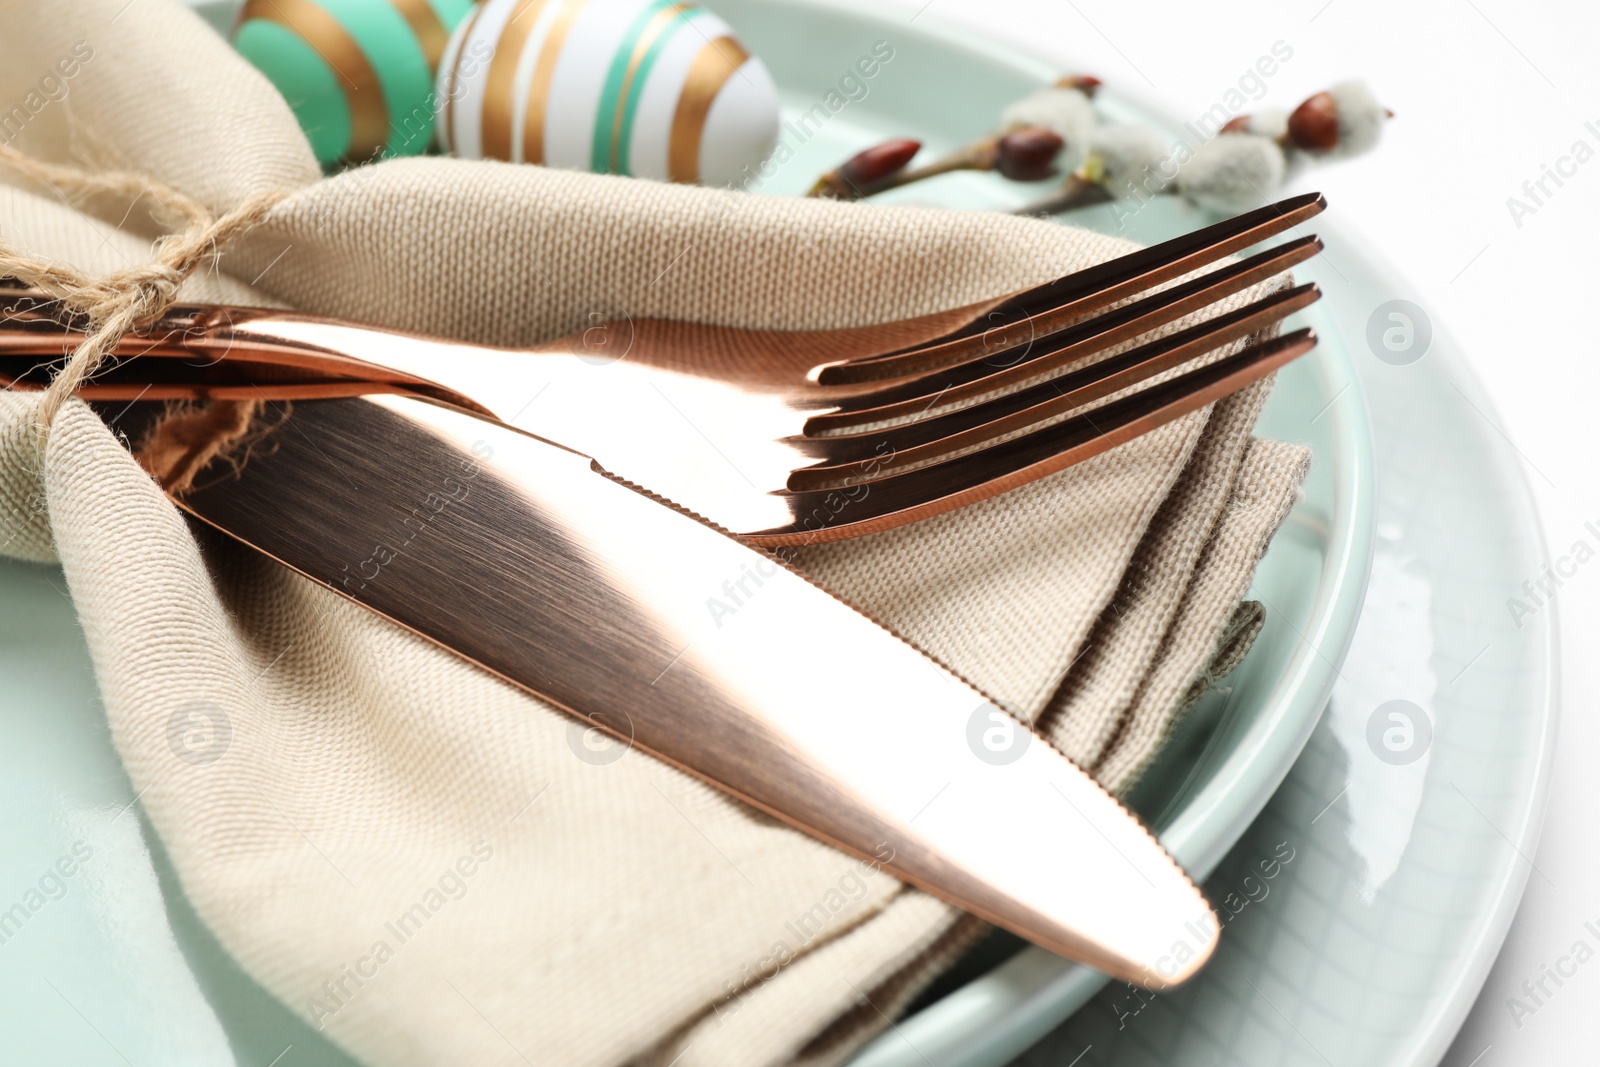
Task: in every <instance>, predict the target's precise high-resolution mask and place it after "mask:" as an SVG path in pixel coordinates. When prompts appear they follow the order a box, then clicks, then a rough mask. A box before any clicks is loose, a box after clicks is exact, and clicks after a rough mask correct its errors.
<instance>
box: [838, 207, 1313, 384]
mask: <svg viewBox="0 0 1600 1067" xmlns="http://www.w3.org/2000/svg"><path fill="white" fill-rule="evenodd" d="M1327 206H1328V204H1327V201H1326V200H1324V199H1323V198H1322V194H1321V193H1307V194H1305V195H1303V196H1296V197H1291V198H1290V199H1288V200H1283V201H1280V202H1278V203H1276V204H1269V205H1267V206H1265V207H1261V208H1257V209H1256V210H1254V211H1249V212H1246V213H1245V214H1243V215H1239V216H1237V217H1235V218H1231V219H1227V220H1225V221H1223V222H1219V223H1216V224H1215V225H1212V226H1207V227H1205V228H1204V229H1200V230H1195V231H1194V232H1193V233H1188V234H1184V235H1183V236H1181V237H1177V238H1174V239H1173V240H1170V241H1164V242H1162V243H1161V244H1157V245H1151V246H1150V247H1149V248H1143V249H1140V250H1139V251H1137V252H1131V253H1129V254H1128V255H1125V256H1119V257H1118V258H1116V259H1112V260H1108V261H1106V262H1105V263H1101V264H1098V265H1097V266H1094V267H1089V268H1087V269H1085V270H1081V271H1078V272H1076V273H1073V274H1068V275H1066V276H1065V277H1062V278H1058V279H1056V280H1055V281H1053V282H1046V283H1045V284H1044V285H1041V286H1038V287H1036V288H1034V289H1030V290H1028V291H1027V292H1024V293H1019V294H1018V295H1016V296H1014V297H1012V298H1011V299H1010V300H1007V301H1006V302H1005V303H1003V304H1000V305H997V306H996V307H994V308H991V309H990V310H989V311H988V313H987V314H985V315H984V317H983V318H981V319H979V320H977V321H975V322H973V323H971V324H969V325H968V326H966V327H963V328H962V329H960V330H957V331H956V332H955V333H953V334H949V335H946V336H945V337H942V338H939V339H937V340H935V341H932V342H929V343H927V344H923V345H918V346H915V347H913V348H908V349H902V350H900V351H898V352H889V353H885V354H883V355H877V356H866V357H862V358H859V359H854V360H842V361H839V362H836V363H827V364H823V365H822V366H820V367H818V368H817V369H816V370H815V371H814V372H813V373H814V380H815V381H816V382H817V383H818V384H819V385H846V384H851V383H855V382H862V381H879V380H882V379H884V378H897V377H905V376H907V375H911V374H921V373H924V372H926V371H929V370H932V369H935V368H937V367H940V366H948V365H949V364H951V363H958V362H961V361H962V360H963V359H965V358H969V357H970V355H971V354H972V352H973V351H974V350H975V349H979V348H981V349H982V350H983V351H984V352H985V353H986V354H990V355H992V354H994V353H995V352H997V351H1001V350H1003V349H1004V348H1007V347H1012V346H1013V345H1016V344H1025V343H1027V342H1028V341H1029V340H1035V339H1037V338H1039V337H1040V336H1044V335H1047V334H1050V333H1054V332H1055V331H1057V330H1060V329H1062V328H1064V327H1065V326H1067V325H1068V324H1069V322H1070V320H1072V319H1074V318H1079V317H1081V316H1083V315H1087V314H1090V313H1092V312H1095V311H1099V310H1102V309H1104V308H1108V307H1110V306H1111V305H1113V304H1116V303H1118V302H1120V301H1122V300H1124V299H1126V298H1128V297H1130V296H1135V295H1137V294H1138V293H1141V292H1145V291H1148V290H1150V289H1153V288H1155V287H1156V286H1158V285H1161V284H1164V283H1165V282H1169V281H1172V280H1173V279H1175V278H1181V277H1182V276H1183V275H1185V274H1188V273H1190V272H1191V271H1194V270H1197V269H1199V268H1200V267H1203V266H1206V265H1207V264H1210V263H1215V262H1216V261H1217V260H1219V259H1223V258H1224V257H1226V256H1230V255H1232V254H1233V253H1235V252H1238V251H1240V250H1241V249H1245V248H1248V247H1250V246H1251V245H1253V244H1257V243H1259V242H1261V241H1264V240H1266V239H1267V238H1269V237H1272V236H1275V235H1276V234H1279V233H1282V232H1283V231H1284V230H1287V229H1290V228H1291V227H1294V226H1297V225H1299V224H1300V223H1302V222H1305V221H1306V220H1307V219H1310V218H1313V217H1314V216H1316V215H1318V214H1320V213H1321V212H1322V210H1323V209H1324V208H1326V207H1327Z"/></svg>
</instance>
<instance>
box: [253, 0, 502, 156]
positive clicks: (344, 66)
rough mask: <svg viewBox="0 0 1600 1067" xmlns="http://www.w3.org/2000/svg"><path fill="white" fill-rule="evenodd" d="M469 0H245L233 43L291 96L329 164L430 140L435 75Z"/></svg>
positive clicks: (410, 151)
mask: <svg viewBox="0 0 1600 1067" xmlns="http://www.w3.org/2000/svg"><path fill="white" fill-rule="evenodd" d="M473 10H474V4H473V2H472V0H245V3H244V6H243V7H242V8H241V9H240V11H239V21H238V23H237V25H236V26H235V27H234V31H233V45H234V47H235V48H237V49H238V50H239V52H240V54H242V55H243V56H244V57H245V58H246V59H248V60H249V61H250V62H251V63H252V64H254V65H255V66H256V68H257V69H258V70H260V71H261V72H262V73H263V74H265V75H266V76H267V79H268V80H269V81H271V82H272V83H273V84H274V85H276V86H277V87H278V91H279V92H281V93H283V95H284V98H285V99H286V100H288V102H289V107H290V108H291V109H293V111H294V114H295V117H296V118H297V119H299V120H300V128H301V129H303V130H304V131H305V133H306V137H307V138H308V139H309V140H310V141H311V148H312V151H314V152H315V153H316V156H317V159H318V160H320V161H321V162H322V163H323V164H324V165H329V164H333V163H340V162H352V163H353V162H363V161H366V160H370V159H374V158H379V157H384V156H405V155H416V154H417V153H419V152H423V151H426V150H427V148H428V146H429V145H430V144H431V143H432V142H433V131H434V126H435V124H436V122H437V119H438V113H439V110H440V101H439V99H438V98H437V97H436V96H435V95H434V84H435V77H436V75H437V72H438V70H439V64H440V61H441V60H442V58H443V56H444V53H445V49H446V48H447V47H448V46H449V43H450V34H451V32H452V31H453V30H455V28H456V27H457V26H458V25H460V24H461V23H462V22H464V21H465V20H466V19H467V17H468V16H469V15H470V14H471V13H472V12H473Z"/></svg>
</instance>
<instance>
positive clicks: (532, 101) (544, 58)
mask: <svg viewBox="0 0 1600 1067" xmlns="http://www.w3.org/2000/svg"><path fill="white" fill-rule="evenodd" d="M587 2H588V0H566V6H564V7H563V8H562V9H561V10H560V11H559V12H557V13H556V17H555V18H554V19H553V20H551V22H550V32H549V33H547V34H545V37H544V44H543V45H542V46H541V47H540V49H539V63H538V66H536V67H534V69H533V80H532V81H530V82H529V83H528V108H527V110H526V111H525V112H524V113H523V119H522V161H523V162H524V163H543V162H544V113H545V107H546V106H547V105H548V104H549V103H550V83H551V82H552V81H554V80H555V76H556V60H558V59H560V58H561V49H562V46H564V45H565V44H566V43H567V34H568V33H569V32H570V31H571V30H572V24H573V23H574V22H575V21H577V18H578V12H579V11H581V10H583V5H584V4H586V3H587Z"/></svg>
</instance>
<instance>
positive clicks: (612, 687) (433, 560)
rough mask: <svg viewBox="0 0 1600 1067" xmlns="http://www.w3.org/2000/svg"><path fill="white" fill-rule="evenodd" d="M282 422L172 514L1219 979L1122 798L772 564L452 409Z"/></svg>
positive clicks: (1086, 938) (1041, 936) (299, 410)
mask: <svg viewBox="0 0 1600 1067" xmlns="http://www.w3.org/2000/svg"><path fill="white" fill-rule="evenodd" d="M138 407H139V409H140V411H141V412H142V414H143V416H144V417H146V418H147V419H148V420H149V421H151V422H152V423H158V422H159V421H160V420H161V419H163V418H170V417H173V415H172V413H171V412H168V411H167V410H166V409H165V408H164V407H163V406H162V405H152V404H149V403H148V402H144V403H141V404H139V405H138ZM123 410H124V412H125V411H126V409H123ZM274 416H275V417H274V418H273V419H272V420H270V426H269V428H267V429H263V430H261V431H259V432H258V433H257V434H256V437H257V439H256V440H255V442H254V444H253V445H252V446H251V448H250V452H249V455H248V457H247V459H246V461H244V462H225V461H220V460H219V461H216V462H213V463H212V464H211V466H210V467H208V468H206V469H205V470H203V471H202V472H201V473H200V474H199V475H198V476H197V477H195V478H194V479H193V481H192V487H190V488H186V489H185V490H183V491H181V492H173V493H172V495H173V498H174V500H175V501H176V502H177V503H178V504H179V506H180V507H182V508H183V509H185V510H186V511H187V512H189V513H190V514H191V515H193V516H194V517H195V518H197V519H199V520H200V521H202V522H204V523H206V524H209V525H210V526H213V527H215V528H217V529H218V530H220V531H222V532H223V533H225V534H227V535H229V536H231V537H233V538H236V539H237V540H239V541H242V542H244V543H245V544H247V545H251V546H253V547H254V548H256V549H257V550H259V551H261V552H263V553H265V554H267V555H268V556H271V557H273V558H275V559H277V560H279V561H280V562H282V563H284V564H285V565H287V566H289V567H291V568H293V569H294V570H296V571H298V572H300V573H301V574H303V575H305V576H306V577H308V578H310V579H312V580H313V581H317V582H320V583H322V584H323V585H326V586H327V587H329V588H330V589H332V590H334V591H335V592H337V593H339V594H341V595H343V596H346V597H348V598H350V599H352V600H354V601H356V602H357V603H359V604H362V605H363V606H365V607H367V608H368V609H370V610H372V611H375V612H377V613H379V614H381V615H383V616H386V617H387V618H389V619H391V620H393V621H394V622H396V623H398V624H399V625H401V626H403V627H406V628H408V629H410V630H412V631H414V632H415V633H417V634H419V635H421V636H422V637H424V638H427V639H428V640H430V641H433V642H435V643H436V644H438V645H440V646H442V647H444V648H446V649H448V650H450V651H452V652H454V653H456V654H457V655H460V656H462V657H464V658H466V659H467V660H469V661H471V662H473V663H475V664H477V665H479V666H480V667H482V668H484V669H486V670H489V671H491V672H493V673H494V674H497V675H499V676H500V677H501V678H504V679H506V680H507V681H510V682H512V683H513V684H516V685H518V686H520V687H522V688H524V689H526V690H527V691H529V692H531V693H534V694H535V695H537V696H539V697H541V698H542V699H544V700H545V701H547V702H549V703H550V704H552V705H554V706H556V707H557V708H559V709H561V710H563V711H565V712H567V713H569V714H571V715H574V716H576V717H577V718H578V719H580V720H582V721H584V722H585V723H588V724H590V725H592V726H596V727H598V728H600V729H603V730H606V731H607V732H609V733H614V734H617V735H618V736H620V737H621V738H622V739H623V740H624V741H626V742H631V743H632V744H634V745H636V746H637V747H639V748H640V749H642V750H644V751H647V752H649V753H651V754H652V755H654V756H656V757H658V758H660V759H662V760H665V761H667V762H668V763H671V764H673V765H676V766H678V767H680V768H682V769H683V770H685V771H687V772H689V773H691V774H694V775H696V776H698V777H700V778H702V779H704V780H705V781H707V782H709V783H711V784H712V785H714V786H717V787H718V788H721V789H723V790H726V791H727V792H729V793H731V794H733V795H734V796H736V797H739V798H741V799H743V800H745V801H746V802H748V803H750V804H752V805H754V806H756V807H757V808H760V809H762V810H763V811H766V812H768V813H769V814H771V815H774V816H776V817H778V818H780V819H782V820H784V821H786V822H788V823H789V824H791V825H793V826H794V827H796V828H798V829H800V830H802V831H804V832H806V833H808V834H810V835H812V836H814V837H816V838H818V839H820V840H822V841H825V842H827V843H829V844H831V845H833V846H835V847H838V848H840V849H843V850H844V851H846V852H850V853H853V854H855V855H857V856H859V857H863V858H866V859H869V860H871V861H873V862H877V863H881V864H882V865H883V867H884V868H885V869H887V870H889V871H891V872H892V873H893V874H895V875H896V876H897V877H899V878H901V879H902V880H904V881H906V882H909V883H911V884H913V885H915V886H918V887H920V888H922V889H925V890H927V891H929V892H931V893H933V894H934V895H936V896H938V897H941V898H943V899H944V900H946V901H948V902H949V903H951V904H953V905H955V906H956V907H958V908H961V909H963V910H965V911H967V912H970V913H972V914H974V915H977V916H980V917H981V918H983V919H986V920H987V921H989V922H991V923H994V924H996V925H999V926H1001V927H1004V928H1006V929H1008V930H1010V931H1012V932H1014V933H1016V934H1018V935H1019V936H1021V937H1024V938H1026V939H1028V940H1030V941H1032V942H1034V943H1035V944H1038V945H1041V946H1043V947H1045V948H1047V949H1050V950H1051V951H1054V952H1056V953H1059V954H1061V955H1063V956H1067V957H1070V958H1072V959H1075V960H1079V961H1082V962H1084V963H1088V964H1090V965H1091V966H1094V967H1096V968H1098V969H1100V970H1102V971H1105V972H1106V973H1108V974H1111V975H1113V976H1115V977H1118V978H1122V979H1126V980H1128V981H1132V982H1137V983H1140V984H1143V985H1158V986H1162V987H1165V986H1167V985H1171V984H1175V983H1177V982H1181V981H1183V980H1184V979H1186V978H1188V977H1189V976H1191V975H1193V974H1194V973H1195V971H1197V970H1198V969H1199V968H1200V966H1201V965H1202V964H1203V963H1204V962H1205V961H1206V959H1207V958H1208V957H1209V956H1210V954H1211V952H1212V950H1213V949H1214V947H1215V944H1216V940H1217V934H1218V924H1217V922H1216V919H1215V916H1214V914H1213V912H1212V910H1211V908H1210V906H1209V905H1208V904H1207V902H1206V900H1205V898H1204V896H1203V895H1202V894H1201V893H1200V891H1199V889H1198V888H1197V887H1196V886H1195V885H1194V884H1193V882H1192V881H1191V880H1190V879H1189V877H1188V876H1187V875H1186V874H1185V873H1184V871H1183V870H1182V869H1181V868H1180V867H1179V866H1178V864H1177V863H1176V862H1175V861H1174V860H1173V859H1172V858H1171V857H1170V856H1169V855H1168V854H1167V853H1166V852H1165V850H1163V849H1162V847H1161V846H1160V844H1159V843H1158V842H1157V841H1156V840H1155V838H1154V837H1152V836H1151V834H1150V833H1149V831H1148V830H1146V829H1145V828H1144V826H1142V825H1141V824H1140V823H1139V821H1138V820H1137V819H1136V818H1135V817H1134V816H1133V815H1131V814H1130V813H1129V812H1128V811H1127V810H1126V809H1125V808H1124V807H1123V806H1122V805H1121V804H1120V803H1119V802H1118V801H1117V800H1116V799H1114V798H1113V797H1111V796H1110V795H1109V794H1108V793H1107V792H1106V791H1105V790H1104V789H1103V788H1101V786H1100V785H1099V784H1098V783H1096V782H1095V781H1094V780H1093V779H1092V778H1090V777H1089V776H1088V775H1087V774H1085V773H1084V772H1083V771H1082V770H1081V769H1079V768H1078V767H1076V766H1075V765H1074V764H1073V763H1071V761H1069V760H1068V759H1067V758H1066V757H1065V756H1063V755H1062V754H1061V753H1059V752H1058V751H1056V750H1055V749H1054V748H1052V747H1051V746H1050V745H1049V743H1048V742H1046V741H1045V740H1044V739H1043V738H1041V737H1039V736H1038V735H1036V734H1034V733H1032V732H1031V731H1030V730H1029V729H1028V728H1027V727H1026V726H1025V725H1024V724H1022V723H1021V722H1019V721H1018V720H1016V719H1014V718H1012V717H1011V716H1009V715H1008V714H1007V713H1006V712H1005V711H1004V710H1003V709H1001V708H1000V707H998V706H997V705H996V704H995V702H993V701H992V700H990V699H989V698H988V697H987V696H985V695H984V694H983V693H981V692H979V691H978V690H977V689H976V688H974V687H973V686H971V685H970V684H968V683H966V682H965V681H963V680H962V679H961V678H959V677H957V676H956V675H955V674H953V673H952V672H950V671H949V670H947V669H945V668H944V667H942V666H940V665H939V664H938V663H936V662H935V661H933V660H932V659H930V658H929V657H927V656H926V655H924V654H923V653H921V652H919V651H918V650H916V649H915V648H913V647H912V646H911V645H909V644H907V643H906V642H904V641H903V640H901V639H900V638H898V637H896V636H895V635H893V634H892V633H890V632H889V631H888V630H886V629H885V628H883V627H882V626H880V625H879V624H878V623H876V622H874V621H873V620H871V619H869V618H868V617H866V616H865V615H863V614H861V613H859V612H857V611H856V610H854V609H853V608H851V607H849V606H848V605H846V604H845V603H844V602H842V601H840V600H839V599H837V598H836V597H834V596H833V595H832V594H830V593H828V592H826V591H824V590H823V589H821V588H820V587H818V586H816V585H814V584H813V583H811V582H810V581H809V580H807V579H806V578H805V577H803V576H802V575H800V574H799V573H798V572H795V571H793V570H791V569H789V568H787V567H785V566H784V565H783V564H781V563H780V562H779V561H778V560H777V559H776V558H775V557H774V556H772V555H770V554H767V553H764V552H761V551H758V550H756V549H753V548H751V547H748V546H746V545H744V544H742V543H740V542H739V541H737V540H735V539H734V538H732V537H731V536H729V535H727V534H725V533H723V532H721V531H720V530H717V529H715V528H713V527H711V526H709V525H707V524H704V523H702V522H700V521H698V520H697V519H695V518H693V517H691V516H690V515H688V514H687V513H685V512H683V511H680V510H678V509H677V508H676V507H675V506H672V505H671V504H669V503H667V502H665V501H662V500H661V499H660V498H657V497H654V496H651V495H648V494H647V493H646V492H645V491H643V490H640V489H638V488H636V487H633V486H631V485H629V484H626V483H624V482H622V481H621V480H619V479H615V478H613V477H610V476H608V475H607V474H606V472H604V471H602V470H601V469H600V468H599V467H598V465H597V464H596V463H594V462H593V461H592V460H591V459H590V458H589V457H587V456H584V455H582V454H580V453H577V452H574V451H571V450H569V449H566V448H564V447H562V446H559V445H555V444H552V443H549V442H547V441H544V440H542V439H540V438H537V437H534V436H531V435H529V434H526V433H524V432H521V431H517V430H513V429H509V428H507V427H505V426H502V425H500V424H499V423H496V422H493V421H490V420H487V419H484V418H480V417H478V416H475V415H472V414H470V413H467V412H464V411H462V410H460V409H458V408H452V407H447V406H444V405H442V404H438V403H435V402H432V401H429V400H424V399H419V398H416V397H408V396H400V395H373V396H364V397H359V398H348V399H323V400H311V401H298V402H294V403H292V404H291V403H285V404H283V405H282V407H281V408H279V409H277V410H276V411H275V412H274ZM136 417H137V416H136ZM125 421H126V420H125ZM619 711H625V712H626V716H627V719H628V720H631V721H630V722H628V724H627V725H626V726H623V725H622V723H623V717H622V716H619V715H617V712H619Z"/></svg>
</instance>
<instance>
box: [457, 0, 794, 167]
mask: <svg viewBox="0 0 1600 1067" xmlns="http://www.w3.org/2000/svg"><path fill="white" fill-rule="evenodd" d="M435 95H437V96H438V97H439V99H440V100H441V102H442V104H443V112H442V114H441V116H440V121H439V125H438V135H439V143H440V146H441V147H442V148H444V150H445V151H447V152H451V153H453V154H454V155H457V156H460V157H462V158H464V159H502V160H509V161H511V162H515V163H541V164H544V165H546V166H551V167H565V168H570V169H576V170H589V171H596V172H598V173H602V174H628V175H633V176H635V177H641V178H660V179H668V180H671V181H678V182H703V183H705V184H708V185H711V184H715V185H721V184H724V183H728V182H739V181H741V180H742V178H743V176H744V175H745V174H746V173H747V170H748V169H749V168H754V167H756V166H758V165H759V164H760V163H762V162H763V160H764V159H765V158H766V156H767V154H768V153H769V152H771V150H772V146H773V144H774V142H775V141H776V140H777V135H778V90H777V87H776V86H775V85H774V84H773V81H772V75H771V74H769V73H768V72H767V68H766V66H765V65H764V64H763V63H762V62H761V60H759V59H757V58H756V57H754V56H752V55H751V54H750V53H749V52H748V51H747V50H746V49H745V48H744V46H743V45H741V44H740V43H739V41H738V39H737V38H736V37H735V36H734V34H733V31H732V29H730V28H729V26H728V24H727V23H725V22H723V21H722V20H721V19H720V18H718V17H717V16H716V15H714V14H712V13H711V12H709V11H707V10H706V9H705V8H703V7H699V6H697V5H695V4H692V3H688V2H686V0H484V2H483V3H482V4H480V5H479V6H478V9H477V10H476V11H475V12H474V13H473V14H472V15H470V16H468V18H467V19H466V21H464V22H463V23H462V24H461V26H460V27H459V28H458V29H457V30H456V32H455V34H454V36H452V37H451V39H450V44H449V47H448V48H447V49H446V51H445V56H444V61H443V63H442V64H441V65H440V68H439V83H438V87H437V89H436V94H435Z"/></svg>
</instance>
